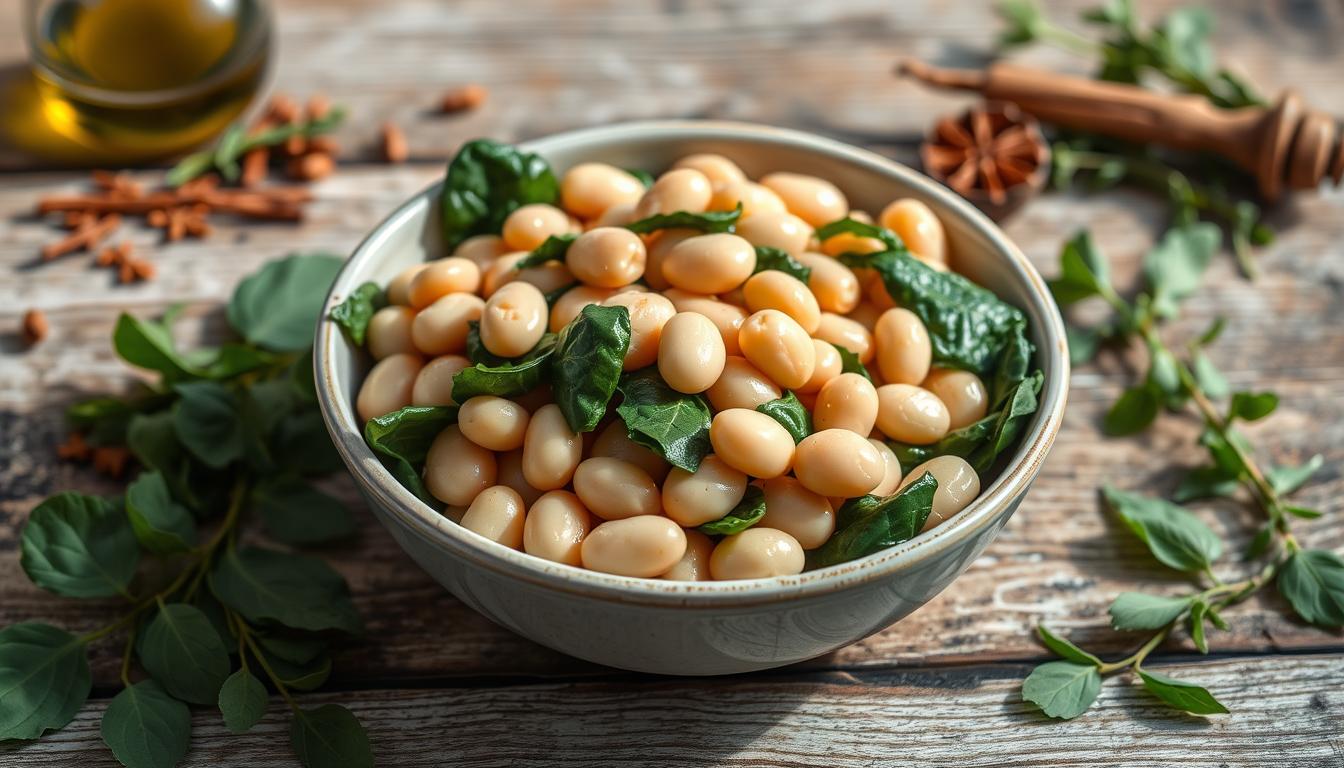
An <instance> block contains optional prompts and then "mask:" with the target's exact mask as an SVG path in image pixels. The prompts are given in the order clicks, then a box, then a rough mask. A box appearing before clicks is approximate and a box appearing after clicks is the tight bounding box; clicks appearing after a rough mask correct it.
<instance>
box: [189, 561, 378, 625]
mask: <svg viewBox="0 0 1344 768" xmlns="http://www.w3.org/2000/svg"><path fill="white" fill-rule="evenodd" d="M210 587H211V590H212V591H213V592H214V593H215V597H218V598H219V600H220V602H222V603H224V604H225V605H226V606H228V607H230V608H232V609H234V610H235V611H237V612H238V613H241V614H242V615H243V618H245V619H247V620H248V621H249V622H252V623H254V624H261V625H274V624H280V625H282V626H286V627H290V628H292V629H297V630H302V631H306V632H322V631H325V630H339V631H341V632H345V633H347V634H359V633H360V632H362V631H363V622H362V621H361V620H360V618H359V612H358V611H356V610H355V606H354V604H353V603H351V602H350V592H349V588H348V587H347V586H346V583H345V579H344V578H342V577H341V575H340V574H339V573H337V572H336V571H334V570H332V568H331V566H329V565H327V564H326V563H325V562H323V561H322V560H319V559H318V558H315V557H308V556H306V555H296V554H288V553H284V552H276V551H274V550H268V549H260V548H256V547H248V548H244V549H238V550H234V549H228V550H226V551H225V553H224V554H223V555H221V556H220V557H219V558H218V560H216V562H215V566H214V569H213V570H212V571H211V572H210Z"/></svg>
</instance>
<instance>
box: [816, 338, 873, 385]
mask: <svg viewBox="0 0 1344 768" xmlns="http://www.w3.org/2000/svg"><path fill="white" fill-rule="evenodd" d="M827 343H829V344H831V346H832V347H835V351H836V352H839V353H840V372H841V373H857V374H859V375H860V376H862V377H863V378H865V379H867V380H868V381H870V382H871V381H872V380H873V375H872V374H871V373H868V369H867V368H866V367H864V365H863V363H862V362H860V361H859V356H858V355H856V354H854V353H853V352H851V351H850V350H849V348H848V347H842V346H840V345H839V344H834V343H831V342H827Z"/></svg>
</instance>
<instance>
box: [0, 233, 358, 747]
mask: <svg viewBox="0 0 1344 768" xmlns="http://www.w3.org/2000/svg"><path fill="white" fill-rule="evenodd" d="M341 264H342V260H341V259H339V258H336V257H332V256H323V255H309V256H304V255H298V256H291V257H288V258H286V259H282V260H280V261H276V262H272V263H270V264H268V265H266V266H265V267H263V268H262V269H261V270H260V271H259V272H257V273H256V274H254V275H252V276H250V277H248V278H246V279H245V280H243V281H242V283H241V284H240V285H239V286H238V289H237V290H236V291H235V293H234V295H233V297H232V299H231V301H230V302H229V306H228V313H227V314H228V318H229V322H230V324H231V326H232V328H233V331H234V332H235V333H236V334H237V336H238V338H239V339H240V340H238V341H231V342H228V343H226V344H224V345H222V346H220V347H218V348H214V349H198V350H192V351H184V350H179V349H178V348H177V347H176V345H175V343H174V342H173V334H172V323H173V320H174V319H175V318H176V317H177V316H178V315H179V312H178V311H177V310H176V309H174V310H170V311H169V312H168V313H166V315H165V316H164V318H162V319H159V320H147V319H138V318H133V317H130V316H129V315H123V316H122V318H121V319H120V320H119V321H118V323H117V330H116V333H115V334H114V338H113V346H114V348H115V350H116V352H117V354H118V355H119V356H120V357H121V358H122V359H123V360H125V361H126V362H128V363H130V364H132V365H135V366H137V367H140V368H144V369H146V370H148V371H150V372H152V373H156V374H158V380H157V381H156V382H154V383H153V384H152V385H149V386H148V388H147V390H146V391H144V392H142V393H139V394H137V395H135V396H133V397H130V398H126V399H116V398H98V399H96V400H92V401H87V402H84V403H77V404H75V405H74V406H72V407H71V409H70V421H71V426H72V428H74V429H76V430H78V431H79V432H80V433H81V434H82V435H83V436H84V439H85V440H86V441H88V442H89V443H91V444H93V445H97V446H99V447H100V448H101V449H104V450H125V451H128V452H129V453H130V454H131V455H133V456H134V457H135V459H136V460H137V462H138V463H139V464H140V465H141V467H142V471H141V472H140V474H139V476H138V477H137V478H135V479H134V481H133V482H132V483H131V484H130V486H129V488H128V489H127V492H126V494H125V495H124V497H116V498H103V497H98V496H90V495H86V494H81V493H76V492H64V493H58V494H56V495H54V496H52V497H50V498H48V499H46V500H45V501H43V502H42V503H41V504H39V505H38V506H37V507H36V508H35V509H34V510H33V511H32V513H31V514H30V516H29V519H28V522H27V524H26V526H25V527H24V530H23V533H22V536H21V540H20V550H21V553H22V555H21V561H20V562H21V565H22V566H23V569H24V571H25V572H26V573H27V574H28V576H29V578H31V579H32V580H33V582H34V583H35V584H37V585H38V586H40V587H42V588H43V589H46V590H48V591H50V592H53V593H55V594H57V595H61V596H64V597H70V598H120V599H121V600H122V601H123V602H122V607H121V610H120V613H119V615H118V616H117V617H116V618H114V619H112V620H111V621H109V622H108V623H107V624H105V625H103V626H101V627H98V628H95V629H92V630H90V631H88V632H85V633H84V634H82V635H73V634H71V633H69V632H66V631H65V630H62V629H59V628H57V627H53V626H49V625H46V624H40V623H36V622H26V623H22V624H16V625H14V626H11V627H7V628H4V629H2V630H0V741H5V740H9V739H33V738H38V737H40V736H41V735H42V734H43V733H45V732H47V731H50V730H55V729H59V728H61V727H63V726H65V725H66V724H67V723H68V722H70V720H71V719H73V718H74V716H75V715H76V713H77V712H78V710H79V708H80V707H81V706H83V704H84V703H85V700H86V699H87V698H88V695H89V692H90V689H91V685H92V681H91V678H90V674H89V668H88V648H89V647H90V646H91V645H92V644H94V643H97V642H102V641H104V640H111V639H113V638H116V639H118V640H120V642H121V644H122V649H123V650H122V655H121V665H120V680H121V684H122V689H121V690H120V692H118V693H117V694H116V696H114V697H113V698H112V700H111V701H110V702H109V704H108V707H107V710H106V711H105V713H104V715H103V719H102V727H101V733H102V737H103V741H104V743H105V744H106V745H107V746H108V748H109V749H110V750H111V751H112V754H113V755H114V756H115V757H116V758H117V760H118V761H120V762H121V763H122V764H123V765H125V766H128V768H166V767H168V766H172V765H175V764H177V763H178V762H179V761H180V760H181V759H182V758H183V757H184V756H185V755H186V753H187V751H188V749H189V746H190V739H191V722H192V716H191V707H193V706H211V707H218V709H219V712H220V714H221V716H222V717H223V719H224V723H225V725H226V726H227V727H228V728H229V729H230V730H231V731H233V732H235V733H241V732H243V731H246V730H248V729H249V728H251V727H252V726H253V725H255V724H256V723H257V722H258V721H259V720H260V719H261V717H262V716H263V715H264V714H265V711H266V708H267V698H268V694H267V688H266V683H263V682H262V680H261V679H260V678H259V677H258V676H257V675H255V674H254V670H256V669H261V670H263V671H264V672H265V679H266V681H267V682H268V683H269V684H270V686H271V688H273V689H274V690H275V691H276V692H277V693H278V694H279V695H280V696H281V698H282V699H283V700H284V701H285V702H286V703H287V704H288V705H289V706H290V709H291V711H292V712H293V726H292V728H291V733H290V739H291V742H292V745H293V748H294V751H295V754H296V755H297V756H298V758H299V761H300V762H301V763H302V764H303V765H305V766H309V768H314V767H315V766H323V768H325V767H326V766H336V765H340V766H353V767H354V768H362V766H371V765H372V764H373V754H372V750H371V747H370V745H369V740H368V737H367V735H366V734H365V733H364V730H363V727H362V726H361V725H360V724H359V721H358V720H357V719H356V718H355V717H354V715H352V714H351V713H350V712H348V711H347V710H345V709H344V708H342V707H339V706H337V705H333V704H328V705H323V706H321V707H318V708H316V709H311V710H309V709H303V708H302V707H301V706H300V704H299V702H298V700H297V698H296V697H295V695H294V692H295V691H306V690H311V689H313V688H315V687H317V686H318V685H320V684H321V683H322V682H323V681H324V680H325V679H326V677H327V676H328V675H329V674H330V671H331V657H330V654H329V646H330V644H331V643H332V642H333V641H337V640H339V639H341V638H342V637H348V636H353V635H357V634H358V633H360V632H361V630H362V621H361V620H360V617H359V614H358V612H357V611H356V610H355V607H354V605H353V603H352V601H351V600H350V595H349V590H348V587H347V585H346V583H345V580H344V578H342V577H341V575H340V574H339V573H337V572H336V571H335V570H333V569H332V568H331V567H330V566H329V565H327V564H326V563H325V562H324V561H323V560H321V559H319V558H316V557H313V556H310V555H307V554H301V553H298V552H292V551H282V550H280V549H273V548H268V547H259V546H241V545H240V534H241V532H242V531H243V529H244V526H248V525H249V523H250V521H252V520H253V518H256V522H257V523H258V525H257V526H256V527H257V528H259V529H260V530H259V531H258V533H262V532H264V536H265V538H267V539H270V540H272V541H275V542H278V543H281V544H286V545H290V546H293V547H304V546H314V545H320V544H323V543H326V542H328V541H332V540H335V539H339V538H342V537H345V536H348V535H350V534H352V533H353V532H354V523H353V517H352V515H351V513H350V511H349V510H348V509H346V508H345V507H344V506H343V505H342V504H341V502H340V501H339V500H337V499H334V498H332V497H330V496H327V495H326V494H323V493H322V492H321V491H319V490H318V489H316V488H315V487H313V486H312V485H311V484H310V482H309V481H310V479H311V478H312V477H315V476H320V475H324V474H328V473H330V472H333V471H335V470H336V469H338V468H339V467H340V466H341V465H340V460H339V457H337V456H336V454H335V452H334V449H333V448H332V446H331V443H330V439H329V438H328V436H327V434H326V430H325V427H324V426H323V424H322V419H321V415H320V413H319V412H318V409H317V404H316V396H315V394H314V390H313V382H312V357H311V349H310V344H311V339H312V338H313V330H314V326H315V323H316V322H317V318H318V315H319V313H320V312H321V310H322V307H323V304H324V302H325V298H326V290H327V287H328V286H329V285H330V284H331V282H332V280H334V278H335V276H336V272H337V271H338V270H339V269H340V267H341ZM249 530H250V528H249ZM248 538H249V540H251V539H252V538H253V536H251V535H250V534H249V537H248ZM235 660H236V661H235ZM136 662H138V664H137V663H136ZM52 691H57V692H59V695H56V696H53V695H51V692H52Z"/></svg>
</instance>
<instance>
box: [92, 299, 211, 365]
mask: <svg viewBox="0 0 1344 768" xmlns="http://www.w3.org/2000/svg"><path fill="white" fill-rule="evenodd" d="M112 347H113V348H114V349H115V350H116V352H117V356H118V357H120V358H121V359H122V360H125V361H126V362H127V363H130V364H131V365H133V366H136V367H137V368H144V369H146V370H150V371H157V372H158V373H161V374H163V375H164V377H166V378H167V379H169V380H175V379H187V378H193V377H196V376H198V375H200V370H199V369H198V368H197V367H196V366H194V365H192V364H191V363H190V362H188V361H187V359H186V358H184V357H183V356H182V355H181V354H179V353H178V351H177V345H176V344H175V343H174V342H173V335H172V332H171V331H170V330H169V329H168V326H167V325H165V324H163V323H157V322H154V321H151V320H139V319H137V318H134V317H131V316H130V315H128V314H126V313H125V312H123V313H121V315H120V316H119V317H118V318H117V325H116V328H114V329H113V331H112Z"/></svg>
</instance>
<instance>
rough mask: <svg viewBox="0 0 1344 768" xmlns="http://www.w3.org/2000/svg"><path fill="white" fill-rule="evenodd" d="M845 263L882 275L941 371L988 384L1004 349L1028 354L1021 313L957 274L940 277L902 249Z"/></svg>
mask: <svg viewBox="0 0 1344 768" xmlns="http://www.w3.org/2000/svg"><path fill="white" fill-rule="evenodd" d="M840 260H841V262H843V263H844V264H846V265H848V266H851V267H871V268H873V269H875V270H877V273H878V275H880V276H881V278H882V282H883V284H884V285H886V288H887V293H889V294H891V298H892V299H894V300H895V301H896V303H897V304H899V305H900V306H902V307H905V308H906V309H908V310H910V311H911V312H914V313H915V314H916V315H917V316H918V317H919V319H920V320H921V321H923V323H924V327H925V328H927V329H928V331H929V339H930V340H931V341H932V342H933V361H934V363H936V364H938V365H943V366H947V367H951V368H961V369H964V370H968V371H972V372H974V373H976V374H977V375H979V376H980V377H981V378H984V377H986V376H987V375H988V374H989V373H990V372H992V371H993V370H994V368H995V365H996V364H997V363H998V362H999V359H1000V357H1001V355H1002V354H1003V352H1004V350H1005V348H1008V347H1009V346H1010V345H1017V344H1020V345H1027V346H1026V348H1029V342H1027V341H1026V338H1025V336H1024V332H1025V329H1026V326H1027V319H1026V316H1025V315H1023V314H1022V311H1021V310H1019V309H1018V308H1017V307H1014V306H1012V305H1011V304H1008V303H1006V302H1004V301H1002V300H1000V299H999V297H997V296H995V295H994V294H993V292H991V291H989V290H986V289H985V288H981V287H980V286H978V285H976V284H975V283H973V282H971V281H970V280H968V279H966V278H965V277H962V276H961V275H958V274H956V273H955V272H939V271H938V270H936V269H934V268H932V267H930V266H928V265H926V264H924V263H923V262H921V261H920V260H919V259H916V258H915V257H913V256H911V255H910V253H909V252H908V251H906V250H905V249H903V248H902V249H900V250H894V251H882V252H881V253H874V254H866V255H858V254H845V255H844V256H842V257H841V258H840ZM1018 337H1022V338H1021V339H1020V341H1019V340H1018Z"/></svg>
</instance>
